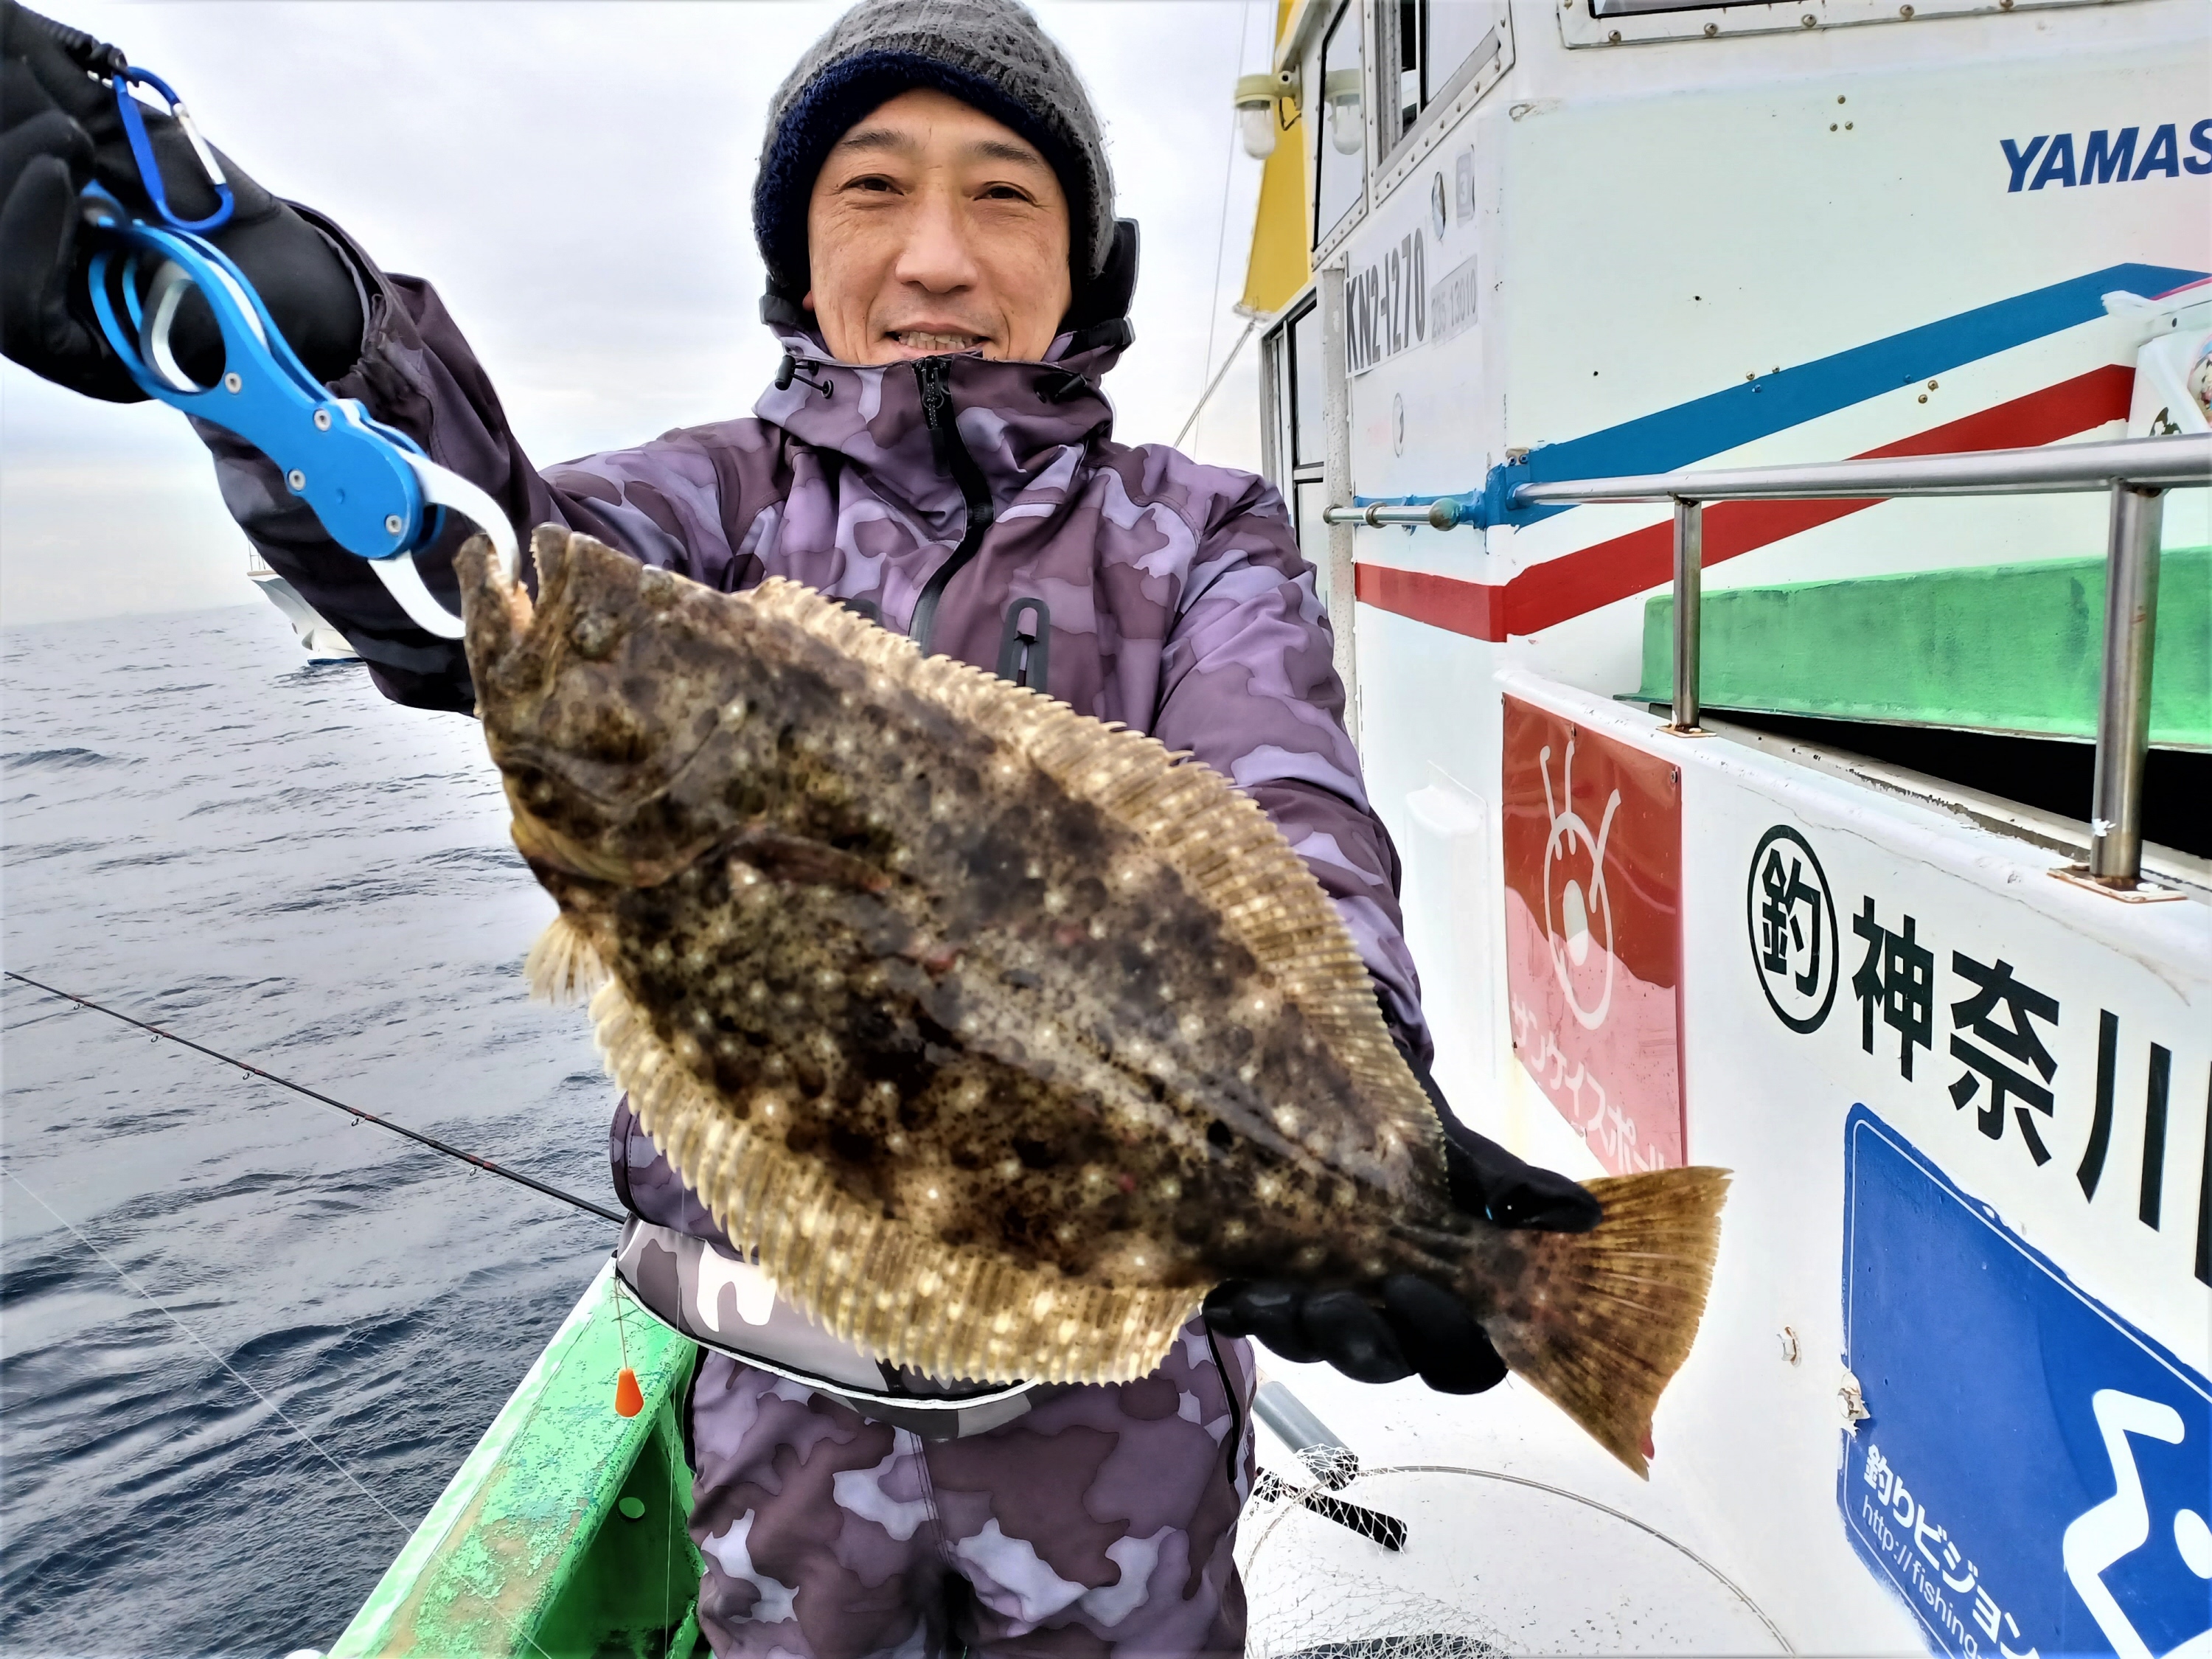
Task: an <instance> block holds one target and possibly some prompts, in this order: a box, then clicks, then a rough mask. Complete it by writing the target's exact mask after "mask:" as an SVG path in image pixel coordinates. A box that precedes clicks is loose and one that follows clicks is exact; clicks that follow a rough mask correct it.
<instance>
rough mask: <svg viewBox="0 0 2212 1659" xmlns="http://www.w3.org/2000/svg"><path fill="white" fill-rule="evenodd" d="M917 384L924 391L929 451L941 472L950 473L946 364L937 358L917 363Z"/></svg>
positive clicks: (922, 401) (948, 394)
mask: <svg viewBox="0 0 2212 1659" xmlns="http://www.w3.org/2000/svg"><path fill="white" fill-rule="evenodd" d="M914 378H915V383H916V384H917V385H919V386H921V423H922V424H923V425H924V426H926V427H927V428H929V451H930V453H931V455H932V456H933V457H934V458H935V459H936V461H937V465H938V468H939V471H948V472H949V471H951V469H952V454H951V449H950V448H949V447H948V446H949V443H950V441H951V436H952V434H951V430H950V428H951V425H952V422H951V421H950V420H948V419H946V418H945V405H946V404H948V403H950V402H951V393H950V392H947V391H946V390H945V364H944V362H943V361H942V360H941V359H939V358H936V357H923V358H921V359H918V360H917V361H916V362H915V366H914Z"/></svg>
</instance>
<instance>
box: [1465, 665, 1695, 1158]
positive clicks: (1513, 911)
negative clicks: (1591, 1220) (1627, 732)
mask: <svg viewBox="0 0 2212 1659" xmlns="http://www.w3.org/2000/svg"><path fill="white" fill-rule="evenodd" d="M1504 770H1505V775H1504V793H1503V799H1504V843H1505V951H1506V987H1507V994H1508V995H1509V997H1510V1012H1511V1016H1512V1022H1513V1048H1514V1052H1515V1053H1516V1054H1518V1055H1519V1056H1520V1059H1521V1063H1522V1065H1523V1066H1526V1067H1527V1068H1528V1074H1529V1075H1530V1076H1531V1077H1533V1078H1534V1079H1536V1083H1537V1086H1538V1087H1540V1088H1541V1089H1542V1090H1543V1091H1544V1093H1545V1095H1546V1096H1547V1097H1549V1099H1550V1100H1551V1102H1552V1103H1553V1105H1554V1106H1556V1107H1558V1108H1559V1114H1560V1115H1561V1116H1563V1117H1565V1119H1566V1120H1567V1121H1568V1122H1569V1123H1571V1124H1572V1125H1573V1126H1574V1127H1575V1128H1576V1130H1577V1131H1578V1132H1579V1133H1581V1134H1582V1136H1583V1139H1585V1140H1587V1141H1588V1142H1589V1147H1590V1150H1591V1151H1592V1152H1595V1153H1596V1154H1597V1158H1598V1161H1599V1162H1600V1163H1601V1164H1604V1165H1605V1167H1606V1168H1607V1170H1610V1171H1612V1172H1613V1174H1615V1175H1626V1174H1627V1173H1629V1172H1630V1171H1632V1170H1664V1169H1672V1168H1678V1167H1680V1164H1682V1162H1683V1151H1684V1133H1683V1124H1682V1062H1681V1052H1682V1048H1681V1012H1680V999H1679V991H1680V986H1681V982H1682V973H1681V969H1682V925H1681V892H1682V787H1681V782H1680V774H1679V773H1678V771H1677V770H1676V769H1675V768H1674V767H1673V766H1671V765H1669V764H1668V763H1667V762H1666V761H1665V760H1663V759H1662V758H1660V757H1657V756H1654V755H1649V754H1646V753H1644V751H1643V750H1639V749H1632V748H1631V747H1629V746H1628V745H1627V744H1623V743H1619V742H1616V741H1615V740H1613V738H1608V737H1607V736H1605V735H1604V734H1602V733H1601V732H1593V731H1590V730H1589V729H1588V728H1587V727H1583V726H1576V725H1574V724H1572V723H1571V722H1570V721H1568V720H1564V719H1562V718H1560V717H1559V715H1557V714H1549V713H1547V712H1546V711H1545V710H1543V709H1541V708H1535V707H1534V706H1533V705H1531V704H1529V703H1525V702H1521V701H1519V700H1518V699H1517V698H1514V697H1508V698H1506V699H1505V745H1504Z"/></svg>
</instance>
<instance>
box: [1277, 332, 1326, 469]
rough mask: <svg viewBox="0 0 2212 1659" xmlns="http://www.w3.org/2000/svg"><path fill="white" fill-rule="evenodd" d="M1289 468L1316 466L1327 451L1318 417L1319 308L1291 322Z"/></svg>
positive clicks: (1320, 373) (1286, 334)
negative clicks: (1290, 466)
mask: <svg viewBox="0 0 2212 1659" xmlns="http://www.w3.org/2000/svg"><path fill="white" fill-rule="evenodd" d="M1285 337H1287V338H1288V339H1289V341H1290V343H1291V349H1290V365H1291V396H1290V398H1289V399H1288V400H1287V401H1288V404H1289V408H1290V414H1291V465H1292V466H1295V467H1307V466H1319V465H1321V464H1322V455H1323V454H1324V453H1327V451H1328V438H1327V436H1326V435H1324V434H1323V432H1322V418H1321V385H1322V380H1321V377H1322V356H1321V307H1319V306H1314V305H1310V306H1308V307H1306V308H1305V309H1304V311H1302V312H1300V313H1298V314H1297V316H1296V317H1294V318H1292V319H1291V325H1290V327H1289V329H1288V330H1287V331H1285Z"/></svg>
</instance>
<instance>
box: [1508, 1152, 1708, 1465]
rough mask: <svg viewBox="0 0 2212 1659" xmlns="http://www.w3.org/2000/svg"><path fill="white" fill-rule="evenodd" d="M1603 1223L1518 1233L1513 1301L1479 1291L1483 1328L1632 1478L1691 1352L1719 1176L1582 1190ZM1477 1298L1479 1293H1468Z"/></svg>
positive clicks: (1622, 1180)
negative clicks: (1521, 1251)
mask: <svg viewBox="0 0 2212 1659" xmlns="http://www.w3.org/2000/svg"><path fill="white" fill-rule="evenodd" d="M1586 1184H1587V1185H1588V1187H1589V1190H1590V1192H1591V1193H1592V1194H1593V1195H1595V1197H1596V1199H1597V1200H1598V1201H1599V1202H1600V1203H1601V1204H1602V1205H1604V1206H1605V1218H1604V1219H1603V1220H1602V1221H1601V1222H1600V1223H1599V1224H1598V1225H1596V1226H1595V1228H1593V1229H1591V1230H1590V1231H1589V1232H1586V1233H1537V1232H1517V1233H1516V1234H1514V1235H1513V1239H1514V1243H1515V1244H1516V1247H1521V1248H1525V1249H1527V1250H1528V1258H1527V1266H1526V1276H1525V1279H1523V1281H1522V1285H1521V1286H1520V1287H1518V1293H1509V1294H1507V1295H1505V1296H1502V1297H1501V1296H1500V1295H1499V1294H1498V1287H1497V1285H1495V1284H1494V1283H1486V1284H1485V1285H1483V1286H1482V1287H1481V1288H1480V1292H1479V1294H1478V1295H1477V1296H1474V1297H1470V1298H1469V1299H1470V1300H1471V1301H1473V1302H1474V1303H1475V1304H1476V1305H1477V1306H1484V1305H1487V1306H1488V1308H1489V1309H1490V1313H1489V1316H1488V1317H1486V1319H1485V1320H1484V1322H1483V1325H1484V1329H1485V1330H1486V1333H1487V1334H1488V1335H1489V1337H1490V1339H1491V1341H1492V1344H1493V1345H1494V1346H1496V1347H1497V1349H1498V1354H1499V1356H1500V1357H1501V1358H1504V1361H1505V1363H1506V1364H1509V1365H1510V1366H1511V1367H1512V1368H1513V1369H1514V1370H1516V1371H1518V1372H1520V1373H1521V1375H1522V1376H1524V1377H1526V1378H1528V1381H1529V1382H1530V1383H1533V1384H1534V1386H1535V1387H1536V1389H1538V1390H1539V1391H1541V1393H1542V1394H1543V1395H1545V1396H1546V1397H1547V1398H1548V1399H1549V1400H1550V1401H1552V1402H1553V1404H1554V1405H1556V1406H1558V1407H1559V1408H1560V1409H1561V1410H1562V1411H1564V1412H1565V1413H1566V1414H1567V1415H1568V1416H1570V1417H1571V1418H1573V1419H1574V1420H1575V1421H1576V1422H1577V1423H1579V1424H1580V1425H1582V1426H1583V1428H1584V1429H1585V1430H1587V1431H1589V1434H1590V1436H1591V1437H1593V1438H1594V1439H1595V1440H1596V1441H1597V1443H1599V1444H1600V1445H1601V1446H1603V1447H1604V1448H1605V1449H1607V1451H1609V1452H1611V1453H1612V1454H1613V1455H1614V1456H1615V1457H1618V1458H1619V1459H1620V1461H1621V1462H1623V1463H1626V1465H1627V1466H1628V1467H1629V1468H1632V1469H1633V1470H1634V1471H1635V1472H1636V1473H1637V1474H1639V1475H1643V1476H1645V1477H1646V1478H1647V1479H1648V1478H1649V1476H1650V1464H1649V1461H1648V1460H1649V1459H1650V1455H1651V1415H1652V1413H1653V1412H1654V1411H1655V1410H1656V1409H1657V1407H1658V1404H1659V1395H1660V1393H1661V1391H1662V1389H1665V1388H1666V1386H1667V1384H1668V1380H1669V1379H1671V1378H1672V1377H1673V1376H1674V1373H1675V1371H1676V1370H1679V1369H1680V1366H1681V1364H1682V1361H1683V1360H1684V1359H1685V1358H1687V1357H1688V1355H1689V1352H1690V1343H1691V1341H1692V1339H1693V1338H1695V1337H1696V1335H1697V1334H1698V1322H1699V1319H1700V1318H1702V1317H1703V1316H1704V1314H1705V1293H1706V1291H1708V1290H1709V1289H1710V1288H1711V1285H1712V1279H1713V1261H1714V1258H1715V1256H1716V1255H1717V1254H1718V1251H1719V1248H1720V1237H1721V1202H1722V1200H1723V1198H1724V1197H1725V1196H1726V1195H1727V1192H1728V1184H1729V1172H1728V1171H1727V1170H1714V1169H1689V1170H1653V1171H1650V1172H1649V1173H1646V1174H1642V1175H1630V1176H1607V1177H1605V1178H1603V1179H1601V1180H1597V1181H1592V1182H1588V1183H1586ZM1470 1288H1474V1287H1472V1286H1471V1287H1470Z"/></svg>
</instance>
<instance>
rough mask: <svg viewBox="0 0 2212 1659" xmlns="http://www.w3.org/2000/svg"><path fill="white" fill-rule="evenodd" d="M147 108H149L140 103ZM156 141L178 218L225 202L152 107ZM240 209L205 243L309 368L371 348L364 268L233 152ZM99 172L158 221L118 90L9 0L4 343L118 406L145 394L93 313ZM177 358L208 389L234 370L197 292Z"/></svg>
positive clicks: (232, 180) (331, 369)
mask: <svg viewBox="0 0 2212 1659" xmlns="http://www.w3.org/2000/svg"><path fill="white" fill-rule="evenodd" d="M142 107H143V105H142ZM145 118H146V137H147V141H148V143H149V146H150V148H151V149H152V150H153V152H154V155H155V161H156V162H157V163H158V165H159V167H160V168H161V185H162V189H163V191H164V192H165V193H166V195H167V197H168V200H169V204H170V206H171V208H172V209H173V210H174V211H175V212H176V214H177V215H178V216H179V217H180V218H184V219H200V218H204V217H205V216H207V215H209V214H210V213H212V212H214V211H215V209H216V194H215V191H214V188H213V187H212V186H211V185H210V184H209V183H208V181H207V176H206V174H205V173H204V172H203V170H202V169H201V167H200V164H199V158H198V157H197V155H194V154H193V152H192V149H191V143H190V142H189V141H188V140H187V138H186V137H185V132H184V130H183V129H182V128H181V127H179V125H177V123H176V122H175V121H174V120H173V118H170V117H169V116H168V115H167V113H166V112H155V111H154V110H152V109H150V108H149V109H146V110H145ZM222 170H223V174H224V177H225V178H226V179H228V182H229V185H230V188H231V193H232V197H233V199H234V203H235V207H234V211H233V213H232V215H231V217H230V219H229V221H228V222H227V223H226V224H224V225H222V226H221V227H220V228H217V229H216V230H215V231H213V232H210V233H205V234H206V235H207V239H208V240H210V241H211V242H213V243H214V244H215V245H216V246H217V247H219V248H221V249H222V251H223V252H225V253H226V254H228V255H229V256H230V258H232V259H233V260H234V261H235V262H236V264H237V265H238V267H239V269H240V270H243V271H244V272H245V273H246V278H247V280H248V281H250V282H251V283H252V284H253V286H254V287H255V288H256V289H258V291H259V292H260V295H261V298H262V302H263V303H264V305H266V306H267V307H269V314H270V317H272V318H273V319H275V320H276V326H277V329H278V331H280V332H282V333H283V336H284V337H285V339H286V340H287V341H289V343H290V344H291V347H292V349H293V350H294V351H295V352H297V353H298V354H299V356H300V360H301V362H303V363H305V364H306V365H307V371H308V372H309V373H310V374H313V375H314V376H315V377H316V378H317V379H318V380H335V379H336V378H337V376H339V375H340V374H344V373H345V372H346V370H347V369H348V368H351V367H352V365H353V363H354V361H355V359H356V358H357V357H358V356H360V353H361V337H362V305H361V294H360V290H359V289H358V288H357V287H356V285H355V282H354V278H353V274H352V272H351V271H350V270H348V269H347V267H346V264H345V261H344V260H343V258H341V257H340V255H339V254H338V252H337V250H336V249H335V248H333V247H332V246H331V244H330V243H329V242H328V241H327V240H325V238H324V237H323V235H322V234H321V233H320V232H319V231H318V230H316V229H315V228H314V227H313V226H312V225H310V224H309V223H307V221H306V220H304V219H302V218H301V216H299V215H298V214H297V213H295V212H294V211H293V210H291V209H290V208H289V207H288V206H286V205H285V204H283V203H282V202H280V201H278V200H277V199H276V197H273V196H271V195H270V193H269V192H268V191H265V190H264V189H263V188H262V187H261V186H260V185H257V184H255V183H254V182H253V180H252V179H249V178H248V177H246V174H245V173H242V172H240V170H239V168H238V167H237V165H236V164H235V163H234V162H233V161H231V159H230V158H229V157H228V156H227V155H225V156H222ZM94 180H97V181H98V182H99V183H100V185H102V186H103V187H104V188H105V189H106V190H107V191H110V192H111V193H112V194H113V195H114V196H115V197H117V199H118V200H119V201H121V202H122V203H123V204H124V206H125V207H126V208H128V209H129V210H131V212H132V213H133V214H136V215H137V216H140V217H143V218H145V219H147V220H149V222H155V223H159V222H160V220H159V218H158V216H156V215H155V213H154V211H153V207H152V204H151V203H150V202H149V199H148V197H147V194H146V191H145V189H144V187H143V185H142V184H141V182H140V179H139V173H138V167H137V162H136V161H134V160H133V159H132V156H131V144H130V140H129V138H128V137H126V136H125V132H124V129H123V118H122V117H121V115H120V114H119V113H118V111H117V109H116V106H115V94H114V90H113V88H112V87H110V86H109V84H108V83H107V82H105V81H102V80H100V79H99V78H97V77H96V76H94V75H93V74H91V73H90V72H89V71H88V70H85V69H83V68H82V67H81V66H80V65H79V64H78V63H77V62H76V59H75V58H72V57H71V56H70V53H69V52H67V51H66V50H65V49H64V45H63V40H62V38H61V37H60V35H58V33H56V32H55V31H54V29H53V28H52V27H51V26H50V25H49V24H48V23H47V21H46V19H44V18H43V17H40V15H38V14H36V13H33V12H28V11H26V10H25V9H23V8H22V7H21V6H20V5H18V4H16V3H15V0H0V352H3V353H5V355H6V356H9V357H10V358H12V359H14V360H15V362H19V363H21V364H22V366H23V367H24V368H27V369H29V370H31V372H32V373H33V374H39V375H41V376H43V377H45V378H46V379H47V380H52V381H54V382H56V383H57V384H58V385H61V386H68V387H69V388H70V390H72V391H75V392H84V393H86V394H87V395H88V396H90V397H94V398H106V399H107V400H108V401H110V402H112V403H132V402H136V401H137V400H138V399H139V398H142V397H143V396H144V395H145V394H144V393H143V392H140V391H139V390H138V388H137V386H136V385H135V384H134V383H133V382H132V380H131V377H130V376H129V375H128V374H126V373H125V371H124V368H123V365H122V363H121V362H120V361H119V360H118V358H117V357H116V356H115V354H114V353H113V352H112V350H110V349H109V348H108V345H107V343H106V339H105V338H104V337H102V335H101V334H100V327H99V325H98V323H97V322H96V321H95V320H94V315H93V310H92V304H91V300H90V297H89V295H88V289H87V286H86V273H85V267H86V264H87V262H88V258H89V252H90V250H89V249H88V240H89V238H88V235H87V234H85V232H84V230H83V226H82V220H81V218H80V216H79V210H78V204H77V193H78V192H79V191H82V189H83V188H84V186H85V185H86V184H88V183H89V182H92V181H94ZM170 339H171V343H172V346H173V349H174V350H175V352H176V356H177V361H178V362H179V365H180V366H181V367H182V368H184V369H185V373H187V374H190V375H191V376H192V378H193V379H195V380H198V381H199V382H200V383H201V384H202V385H210V384H212V383H213V382H214V381H215V380H216V378H217V377H218V376H220V375H221V374H222V337H221V335H220V334H219V333H218V331H216V325H215V319H214V316H213V314H212V313H210V311H209V310H208V309H207V307H206V305H205V303H204V301H201V300H200V299H199V298H198V296H197V295H192V296H191V297H189V298H187V299H186V300H185V302H184V303H183V305H182V306H180V307H179V311H178V315H177V319H176V324H175V326H174V327H173V330H172V331H171V336H170Z"/></svg>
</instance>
